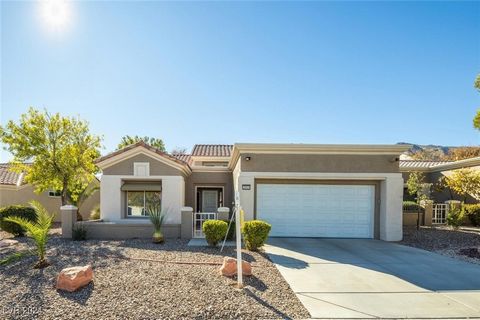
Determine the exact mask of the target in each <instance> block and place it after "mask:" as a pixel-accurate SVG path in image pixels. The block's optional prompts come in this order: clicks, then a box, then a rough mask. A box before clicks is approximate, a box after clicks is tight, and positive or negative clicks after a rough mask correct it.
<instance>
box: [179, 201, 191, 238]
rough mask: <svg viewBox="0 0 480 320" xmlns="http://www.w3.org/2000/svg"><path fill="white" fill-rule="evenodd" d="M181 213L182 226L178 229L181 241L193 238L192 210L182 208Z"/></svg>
mask: <svg viewBox="0 0 480 320" xmlns="http://www.w3.org/2000/svg"><path fill="white" fill-rule="evenodd" d="M181 212H182V225H181V227H180V229H181V230H180V234H181V237H182V239H192V238H193V208H192V207H183V208H182V209H181Z"/></svg>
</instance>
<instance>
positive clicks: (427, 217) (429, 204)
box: [421, 200, 433, 226]
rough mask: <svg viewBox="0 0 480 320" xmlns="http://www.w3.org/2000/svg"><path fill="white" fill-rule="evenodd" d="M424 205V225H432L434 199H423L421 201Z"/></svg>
mask: <svg viewBox="0 0 480 320" xmlns="http://www.w3.org/2000/svg"><path fill="white" fill-rule="evenodd" d="M421 205H422V206H423V209H424V211H423V212H424V213H423V225H424V226H431V225H432V217H433V200H423V201H422V202H421Z"/></svg>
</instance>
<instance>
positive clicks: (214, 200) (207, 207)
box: [200, 189, 218, 212]
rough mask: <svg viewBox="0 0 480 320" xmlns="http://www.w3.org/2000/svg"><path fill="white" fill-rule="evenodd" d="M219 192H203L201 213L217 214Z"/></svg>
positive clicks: (205, 190) (206, 190)
mask: <svg viewBox="0 0 480 320" xmlns="http://www.w3.org/2000/svg"><path fill="white" fill-rule="evenodd" d="M217 209H218V190H208V189H204V190H202V208H201V209H200V212H217Z"/></svg>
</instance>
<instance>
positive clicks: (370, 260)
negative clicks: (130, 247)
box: [265, 238, 480, 319]
mask: <svg viewBox="0 0 480 320" xmlns="http://www.w3.org/2000/svg"><path fill="white" fill-rule="evenodd" d="M265 250H266V252H267V253H268V255H269V256H270V258H271V260H272V261H273V262H274V263H275V265H276V266H277V268H278V270H279V271H280V273H281V274H282V275H283V277H284V278H285V280H286V281H287V282H288V283H289V284H290V287H291V288H292V289H293V291H294V292H295V293H296V294H297V296H298V298H299V299H300V301H301V302H302V303H303V304H304V305H305V307H306V308H307V309H308V311H309V312H310V314H311V316H312V318H435V319H438V318H462V317H480V265H475V264H471V263H467V262H461V261H458V260H455V259H452V258H448V257H445V256H441V255H438V254H435V253H431V252H428V251H424V250H420V249H415V248H411V247H406V246H402V245H398V244H393V243H388V242H384V241H379V240H363V239H362V240H358V239H311V238H271V239H269V241H268V245H267V246H266V247H265Z"/></svg>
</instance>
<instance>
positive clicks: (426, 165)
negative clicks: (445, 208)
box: [400, 157, 480, 203]
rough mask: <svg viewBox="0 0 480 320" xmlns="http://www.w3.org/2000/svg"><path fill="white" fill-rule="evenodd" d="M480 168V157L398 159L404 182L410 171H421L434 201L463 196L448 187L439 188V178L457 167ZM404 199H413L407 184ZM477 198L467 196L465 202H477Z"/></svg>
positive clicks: (461, 198)
mask: <svg viewBox="0 0 480 320" xmlns="http://www.w3.org/2000/svg"><path fill="white" fill-rule="evenodd" d="M465 168H468V169H472V170H480V157H475V158H470V159H464V160H458V161H424V160H400V171H401V172H402V175H403V179H404V181H405V183H406V182H407V180H408V178H409V176H410V173H411V172H415V171H416V172H422V173H424V174H425V182H426V183H432V190H431V191H432V193H431V198H432V200H434V202H436V203H443V202H445V201H447V200H460V201H463V200H464V199H463V197H462V196H459V195H457V194H455V193H453V192H451V191H450V190H449V189H448V188H443V189H441V190H440V189H439V188H438V183H439V181H440V179H442V178H444V177H446V176H448V175H449V174H451V173H452V172H453V171H454V170H457V169H465ZM404 199H405V200H414V196H412V195H410V194H409V193H408V190H407V186H406V184H405V186H404ZM478 202H479V200H478V199H475V198H473V197H471V196H467V198H466V203H478Z"/></svg>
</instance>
